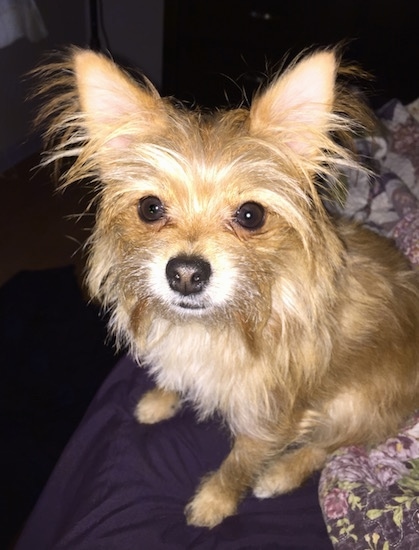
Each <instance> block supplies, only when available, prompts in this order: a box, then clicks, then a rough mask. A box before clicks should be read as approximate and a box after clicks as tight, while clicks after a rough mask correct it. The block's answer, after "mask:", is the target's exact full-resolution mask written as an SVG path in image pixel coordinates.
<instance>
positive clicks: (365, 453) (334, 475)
mask: <svg viewBox="0 0 419 550" xmlns="http://www.w3.org/2000/svg"><path fill="white" fill-rule="evenodd" d="M319 494H320V504H321V507H322V511H323V516H324V518H325V521H326V525H327V529H328V532H329V536H330V540H331V542H332V544H333V546H334V548H335V549H338V550H370V549H373V550H391V549H400V550H418V549H419V413H418V414H417V415H416V416H415V417H413V419H412V420H411V422H409V424H408V425H407V426H406V428H405V429H404V430H402V431H401V432H400V433H399V434H398V435H397V437H394V438H391V439H388V440H387V441H386V442H385V443H383V444H381V445H379V446H377V447H375V448H373V449H369V450H367V449H365V448H362V447H354V446H352V447H346V448H343V449H339V450H338V451H336V452H335V453H334V454H333V455H332V457H331V458H330V459H329V461H328V463H327V465H326V467H325V469H324V470H323V472H322V475H321V480H320V487H319Z"/></svg>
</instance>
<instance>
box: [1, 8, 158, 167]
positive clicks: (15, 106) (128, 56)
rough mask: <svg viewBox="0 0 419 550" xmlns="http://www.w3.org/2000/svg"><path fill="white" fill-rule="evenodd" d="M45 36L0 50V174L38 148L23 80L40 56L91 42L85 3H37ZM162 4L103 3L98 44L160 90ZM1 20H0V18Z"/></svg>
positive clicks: (87, 11) (37, 62)
mask: <svg viewBox="0 0 419 550" xmlns="http://www.w3.org/2000/svg"><path fill="white" fill-rule="evenodd" d="M36 4H37V6H38V8H39V11H40V13H41V15H42V18H43V20H44V22H45V26H46V28H47V31H48V36H47V37H46V38H45V39H43V40H41V41H39V42H35V43H32V42H30V41H29V40H28V39H27V38H20V39H19V40H17V41H16V42H14V43H13V44H11V45H9V46H7V47H5V48H3V49H0V75H1V83H0V172H2V171H4V170H6V169H7V168H9V167H11V166H13V165H14V164H16V163H17V162H19V161H21V160H22V159H23V158H25V157H26V156H28V155H30V154H31V153H33V152H35V151H36V150H38V149H39V147H40V140H39V137H37V136H36V135H35V134H34V133H33V132H31V120H32V119H33V108H34V107H33V104H31V103H30V102H28V101H26V99H25V98H26V97H27V96H28V93H29V89H30V87H31V84H30V82H29V81H28V79H27V78H25V77H24V75H26V74H27V73H28V71H30V70H31V69H32V68H34V67H35V66H36V65H37V64H39V62H40V60H41V58H42V56H43V54H45V53H46V52H48V51H51V50H53V49H57V48H59V49H61V48H63V47H64V46H66V45H69V44H77V45H81V46H87V45H88V44H89V40H90V25H89V2H88V0H71V2H70V1H66V0H36ZM163 5H164V1H163V0H153V1H152V2H151V1H150V0H122V1H119V2H115V1H114V0H102V1H101V2H99V6H100V7H101V10H100V12H101V14H100V15H101V23H102V32H101V35H100V38H101V42H102V44H103V45H104V46H105V47H107V48H108V49H109V50H110V52H111V53H112V56H113V57H114V58H115V59H117V60H121V61H122V62H124V63H128V64H129V65H132V66H136V67H139V68H140V69H141V70H143V71H144V72H145V74H147V76H148V77H149V78H150V79H151V80H152V81H153V82H154V83H155V84H156V85H157V86H159V85H160V83H161V80H162V48H163ZM0 15H1V14H0Z"/></svg>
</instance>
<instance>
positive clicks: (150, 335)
mask: <svg viewBox="0 0 419 550" xmlns="http://www.w3.org/2000/svg"><path fill="white" fill-rule="evenodd" d="M338 66H339V60H338V55H337V54H336V52H335V51H334V50H322V51H317V52H314V53H311V54H308V55H306V56H305V57H301V58H300V59H299V60H297V61H296V62H294V63H293V64H291V66H290V67H289V68H288V69H287V70H286V71H285V72H284V73H283V74H282V75H281V76H279V77H277V78H276V79H275V80H273V81H272V82H271V83H270V84H269V85H268V86H267V87H266V89H265V90H264V91H261V92H259V93H258V94H257V95H256V97H255V98H254V100H253V102H252V104H251V107H250V108H249V109H248V108H244V107H241V108H238V109H232V110H220V111H217V112H214V113H212V114H209V113H206V112H203V111H200V110H198V109H195V110H189V109H186V108H185V107H183V106H181V105H179V104H177V103H175V102H173V101H171V100H169V99H164V98H161V97H160V96H159V94H158V93H157V91H156V90H155V89H154V88H153V87H152V85H151V84H150V83H148V82H147V81H143V82H142V83H141V84H140V83H138V82H136V81H135V80H134V79H133V78H132V77H131V76H129V75H128V74H127V73H125V72H123V71H122V70H121V69H119V68H118V67H117V66H116V65H115V64H114V63H113V62H112V61H111V60H110V59H108V58H107V57H105V56H103V55H101V54H98V53H94V52H92V51H86V50H77V49H74V50H71V53H70V55H69V56H68V59H67V60H66V62H65V63H62V64H55V65H52V66H49V67H46V68H44V69H43V70H41V74H42V76H43V81H44V84H43V91H44V92H45V91H46V92H52V95H51V100H50V101H49V102H48V103H47V104H46V107H45V109H44V112H43V113H41V117H43V118H45V117H47V119H51V117H52V119H53V120H52V121H51V125H50V129H49V131H48V132H47V137H49V138H51V137H53V136H55V137H57V136H58V140H59V142H58V146H56V148H55V149H54V151H53V152H52V155H51V157H50V159H53V160H56V159H60V158H64V157H68V156H73V157H75V160H74V163H73V164H72V165H71V167H70V168H69V169H68V170H67V171H66V172H65V174H64V175H63V181H64V183H63V185H67V184H69V183H70V182H73V181H76V180H80V179H83V178H95V180H96V185H97V200H98V209H97V222H96V226H95V229H94V231H93V234H92V237H91V239H90V245H89V247H90V254H89V260H88V276H87V283H88V288H89V289H90V293H91V295H92V296H93V297H96V298H99V299H100V300H101V302H102V303H103V304H104V306H105V308H108V309H109V310H110V311H111V313H112V316H111V329H112V331H113V332H114V333H115V334H116V335H117V337H118V339H119V341H120V342H121V343H123V344H124V345H128V346H129V348H130V350H131V352H132V354H133V355H134V356H135V357H136V358H138V359H139V360H140V359H141V362H142V363H145V364H147V365H148V368H149V370H150V372H151V374H152V376H153V377H154V380H155V382H156V389H153V390H151V391H150V392H148V393H147V394H146V395H144V396H143V397H142V399H141V401H140V402H139V403H138V406H137V408H136V411H135V415H136V417H137V419H138V421H139V422H143V423H148V424H152V423H155V422H160V421H162V420H165V419H168V418H170V417H172V416H173V415H174V414H175V413H176V411H177V410H178V408H179V407H180V405H181V403H182V402H183V401H188V402H191V403H193V405H194V407H195V408H196V411H197V414H198V416H199V418H206V417H208V416H209V415H212V414H213V413H215V412H218V413H219V414H221V416H222V417H223V418H224V420H225V422H226V424H227V425H228V427H229V428H230V430H231V433H232V436H233V439H234V443H233V445H232V449H231V452H230V454H229V455H228V456H227V457H226V459H225V460H224V462H223V463H222V464H221V466H220V468H219V470H217V471H216V472H214V473H211V474H209V475H208V476H207V477H205V478H204V480H203V481H202V483H201V485H200V486H199V488H198V489H197V492H196V494H195V496H194V497H193V498H192V500H191V502H190V503H189V504H188V505H187V507H186V510H185V512H186V516H187V521H188V522H189V523H190V524H192V525H196V526H206V527H210V528H212V527H214V526H215V525H217V524H219V523H220V522H221V521H222V520H223V519H224V518H225V517H227V516H229V515H231V514H234V513H235V512H236V510H237V506H238V503H239V502H240V499H241V498H242V497H243V496H244V495H245V493H246V491H247V490H248V489H252V490H253V492H254V494H255V495H256V496H257V497H259V498H267V497H271V496H273V495H279V494H281V493H284V492H287V491H291V490H292V489H294V488H296V487H298V486H299V485H300V484H301V483H302V482H303V480H304V479H305V478H307V477H308V476H309V475H310V474H311V473H312V472H313V471H315V470H317V469H320V468H322V466H323V465H324V463H325V460H326V457H327V455H328V454H329V453H331V452H332V451H334V450H335V449H337V448H338V447H340V446H343V445H349V444H366V445H369V444H373V443H374V442H378V441H380V440H383V439H384V438H386V437H387V436H389V435H391V434H393V433H394V432H396V430H397V429H398V427H399V426H400V424H401V423H402V422H403V421H404V420H405V419H406V418H407V417H408V416H409V414H410V413H411V412H412V411H413V410H414V409H415V408H416V407H417V406H418V403H419V391H418V389H419V300H418V297H419V283H418V278H417V275H416V273H415V272H414V271H413V270H412V269H411V268H410V267H409V265H408V262H407V261H406V260H405V259H404V258H403V257H402V255H401V254H400V253H399V252H398V251H397V250H396V249H395V248H394V247H393V245H392V243H390V242H389V241H388V240H386V239H384V238H381V237H379V236H377V235H375V234H373V233H371V232H369V231H367V230H366V229H363V228H361V227H359V226H357V225H355V224H353V223H350V222H347V221H337V222H335V221H333V220H332V219H331V217H330V216H329V215H328V214H327V212H326V210H325V208H324V205H323V202H322V200H321V197H320V194H319V191H318V185H317V182H318V181H319V179H320V180H321V179H323V181H325V179H327V180H328V181H331V180H335V181H338V177H339V170H340V169H341V167H342V166H347V165H351V166H354V165H355V161H354V160H353V159H352V156H351V154H350V153H349V152H348V150H347V148H346V147H344V146H343V145H342V143H343V141H342V140H341V139H336V136H338V135H345V134H351V133H353V132H354V131H355V132H356V131H357V130H359V125H358V124H357V122H356V121H355V122H354V121H353V120H352V114H353V112H357V111H359V109H358V105H357V101H356V100H355V99H353V98H351V97H350V96H349V95H348V94H347V93H346V92H345V91H344V90H343V89H341V86H340V85H339V79H337V73H338Z"/></svg>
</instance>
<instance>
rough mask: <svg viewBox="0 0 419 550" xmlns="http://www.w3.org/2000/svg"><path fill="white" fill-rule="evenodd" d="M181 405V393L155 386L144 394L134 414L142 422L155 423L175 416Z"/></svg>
mask: <svg viewBox="0 0 419 550" xmlns="http://www.w3.org/2000/svg"><path fill="white" fill-rule="evenodd" d="M179 407H180V397H179V394H177V393H176V392H172V391H166V390H162V389H160V388H154V389H153V390H150V391H148V392H147V393H146V394H144V395H143V397H142V398H141V399H140V401H139V403H138V405H137V407H136V409H135V413H134V414H135V417H136V419H137V420H138V422H140V423H141V424H155V423H156V422H160V421H162V420H167V419H168V418H171V417H172V416H174V415H175V414H176V412H177V411H178V409H179Z"/></svg>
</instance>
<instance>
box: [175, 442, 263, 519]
mask: <svg viewBox="0 0 419 550" xmlns="http://www.w3.org/2000/svg"><path fill="white" fill-rule="evenodd" d="M270 450H271V445H270V444H268V443H266V442H264V441H260V440H256V439H252V438H250V437H247V436H243V435H239V436H238V437H237V438H236V440H235V442H234V445H233V448H232V450H231V452H230V454H229V455H228V456H227V458H226V459H225V460H224V462H223V463H222V464H221V466H220V468H219V469H218V470H217V471H216V472H214V473H212V474H209V475H208V476H206V477H204V479H203V480H202V482H201V484H200V486H199V488H198V490H197V492H196V494H195V496H194V497H193V499H192V500H191V502H190V503H189V504H188V505H187V507H186V509H185V514H186V518H187V522H188V524H190V525H195V526H197V527H209V528H212V527H215V526H216V525H218V524H219V523H221V521H223V519H224V518H226V517H227V516H231V515H233V514H234V513H235V512H236V510H237V506H238V504H239V502H240V500H241V499H242V498H243V496H244V495H245V493H246V490H247V489H248V488H249V487H251V486H252V484H253V482H254V480H255V478H256V477H257V474H258V472H259V471H260V468H261V467H262V465H263V464H264V463H265V461H266V460H267V458H268V456H269V451H270Z"/></svg>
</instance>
